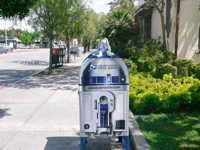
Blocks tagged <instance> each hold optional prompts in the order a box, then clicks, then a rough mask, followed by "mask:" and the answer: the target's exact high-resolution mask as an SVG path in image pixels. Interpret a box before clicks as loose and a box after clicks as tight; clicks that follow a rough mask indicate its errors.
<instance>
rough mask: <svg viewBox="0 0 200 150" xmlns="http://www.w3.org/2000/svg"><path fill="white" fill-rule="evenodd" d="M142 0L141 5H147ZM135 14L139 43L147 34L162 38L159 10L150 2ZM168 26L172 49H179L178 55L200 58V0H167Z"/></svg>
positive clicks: (198, 59)
mask: <svg viewBox="0 0 200 150" xmlns="http://www.w3.org/2000/svg"><path fill="white" fill-rule="evenodd" d="M144 4H145V1H144V0H138V6H139V7H140V6H144ZM146 6H147V7H143V8H142V9H140V11H138V12H137V14H136V15H135V21H136V33H135V41H136V43H137V42H139V41H141V42H143V41H144V40H145V39H146V38H153V39H157V38H159V37H160V39H161V41H162V26H161V19H160V15H159V13H158V11H157V10H156V9H155V8H154V7H153V6H150V5H146ZM164 17H165V26H166V31H167V39H168V46H169V51H171V52H175V51H177V58H188V59H192V60H194V61H195V62H200V0H165V8H164Z"/></svg>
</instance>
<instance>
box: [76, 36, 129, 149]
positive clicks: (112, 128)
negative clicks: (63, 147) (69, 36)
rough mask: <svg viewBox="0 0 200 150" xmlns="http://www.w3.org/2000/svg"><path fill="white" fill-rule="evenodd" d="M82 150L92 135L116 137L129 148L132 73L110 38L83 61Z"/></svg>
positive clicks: (80, 76)
mask: <svg viewBox="0 0 200 150" xmlns="http://www.w3.org/2000/svg"><path fill="white" fill-rule="evenodd" d="M79 105H80V143H81V144H80V149H81V150H85V149H86V143H87V138H88V137H94V136H116V137H119V139H121V141H123V143H124V149H126V150H129V127H128V124H129V75H128V69H127V67H126V65H125V63H124V62H123V60H122V59H121V58H120V57H118V56H117V55H115V54H113V53H112V52H111V51H110V46H109V43H108V41H107V39H105V38H104V39H102V40H101V41H100V42H99V45H98V49H97V51H96V52H94V53H92V54H90V55H89V56H88V57H87V58H86V59H85V60H84V62H83V63H82V66H81V68H80V72H79Z"/></svg>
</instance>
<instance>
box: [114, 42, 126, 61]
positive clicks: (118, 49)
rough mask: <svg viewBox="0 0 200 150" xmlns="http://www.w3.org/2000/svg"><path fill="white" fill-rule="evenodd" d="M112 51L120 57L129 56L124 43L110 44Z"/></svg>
mask: <svg viewBox="0 0 200 150" xmlns="http://www.w3.org/2000/svg"><path fill="white" fill-rule="evenodd" d="M111 48H112V52H113V53H114V54H116V55H118V56H119V57H121V58H129V55H128V53H127V51H126V50H125V49H126V48H127V45H126V44H121V45H117V46H115V45H111Z"/></svg>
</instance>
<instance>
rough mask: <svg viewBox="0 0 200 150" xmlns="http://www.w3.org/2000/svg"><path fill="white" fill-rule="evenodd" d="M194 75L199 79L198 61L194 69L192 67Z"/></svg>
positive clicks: (199, 68) (199, 66)
mask: <svg viewBox="0 0 200 150" xmlns="http://www.w3.org/2000/svg"><path fill="white" fill-rule="evenodd" d="M194 70H195V71H194V75H195V77H196V78H198V79H200V64H199V63H198V64H197V65H196V66H195V69H194Z"/></svg>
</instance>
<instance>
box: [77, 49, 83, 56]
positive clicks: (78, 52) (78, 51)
mask: <svg viewBox="0 0 200 150" xmlns="http://www.w3.org/2000/svg"><path fill="white" fill-rule="evenodd" d="M81 56H82V50H80V49H78V50H77V57H81Z"/></svg>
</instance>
